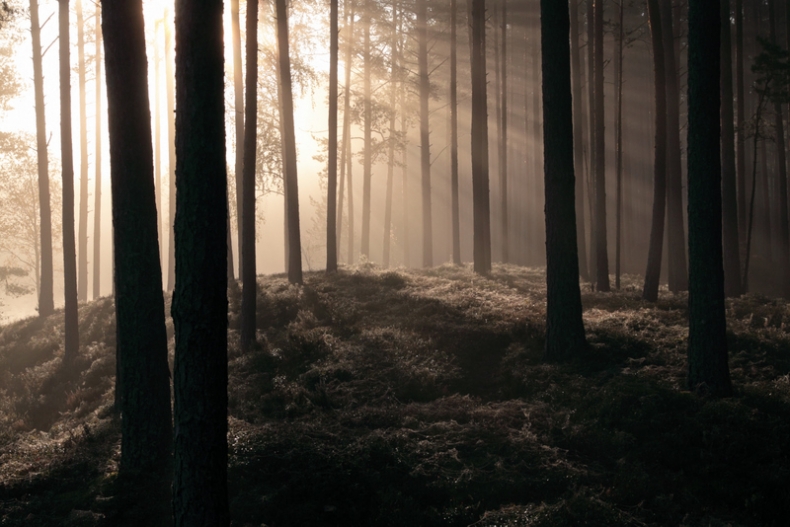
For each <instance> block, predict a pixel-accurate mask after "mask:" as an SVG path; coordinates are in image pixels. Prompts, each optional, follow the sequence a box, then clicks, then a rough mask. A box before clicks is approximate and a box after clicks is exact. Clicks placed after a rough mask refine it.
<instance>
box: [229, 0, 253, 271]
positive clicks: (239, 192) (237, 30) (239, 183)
mask: <svg viewBox="0 0 790 527" xmlns="http://www.w3.org/2000/svg"><path fill="white" fill-rule="evenodd" d="M230 24H231V40H232V43H233V102H234V109H235V111H234V114H233V122H234V124H235V130H234V131H235V134H236V136H235V140H236V151H235V154H236V158H235V165H234V174H235V179H236V226H237V227H238V229H237V231H238V232H237V233H236V234H237V236H236V239H237V241H238V248H239V254H241V245H242V243H244V238H243V236H244V218H243V216H242V214H243V213H242V208H243V207H244V205H243V204H242V201H243V199H244V198H243V196H244V179H243V178H244V146H245V141H246V139H245V135H244V115H245V114H244V79H243V77H244V75H243V74H242V70H243V66H242V65H241V27H240V21H239V0H230ZM256 29H257V26H256ZM247 54H248V56H249V52H248V53H247ZM257 90H258V86H257V85H256V86H255V91H256V93H257ZM228 241H230V240H228ZM231 268H232V263H231ZM243 268H244V264H243V263H242V262H241V258H239V277H241V278H242V280H243V279H244V278H243V276H242V274H243V272H244V271H243Z"/></svg>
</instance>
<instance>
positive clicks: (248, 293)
mask: <svg viewBox="0 0 790 527" xmlns="http://www.w3.org/2000/svg"><path fill="white" fill-rule="evenodd" d="M258 1H259V0H247V96H246V98H247V100H246V104H245V106H244V111H245V114H246V115H245V119H244V166H243V168H242V185H241V190H242V196H243V197H242V202H241V219H242V225H241V232H242V239H241V251H240V252H241V280H242V284H243V289H242V292H241V347H242V349H243V350H245V351H249V350H251V349H252V348H253V347H254V345H255V340H256V337H255V311H256V303H257V302H256V299H257V295H258V279H257V274H258V273H257V271H256V262H255V152H256V148H255V145H256V143H257V142H258Z"/></svg>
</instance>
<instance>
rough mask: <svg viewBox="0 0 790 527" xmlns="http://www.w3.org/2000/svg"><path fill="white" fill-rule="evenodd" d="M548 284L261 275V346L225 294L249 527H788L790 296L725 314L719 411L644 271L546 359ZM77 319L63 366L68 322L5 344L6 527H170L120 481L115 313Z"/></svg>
mask: <svg viewBox="0 0 790 527" xmlns="http://www.w3.org/2000/svg"><path fill="white" fill-rule="evenodd" d="M544 282H545V274H544V272H543V271H542V270H540V269H525V268H518V267H513V266H497V267H496V268H495V270H494V272H493V273H492V275H491V277H490V278H481V277H479V276H476V275H474V274H473V273H472V272H471V270H470V269H469V268H468V267H451V266H443V267H439V268H435V269H432V270H427V271H403V270H398V271H383V270H380V269H377V268H375V267H373V266H362V267H358V268H347V269H344V270H342V271H341V272H340V273H338V274H336V275H334V276H329V277H327V276H325V275H324V274H322V273H315V274H308V275H306V281H305V285H304V286H303V287H294V286H290V285H288V283H287V281H286V280H285V278H284V277H282V276H274V277H261V278H260V280H259V283H260V294H259V298H258V328H259V340H260V343H261V345H260V347H259V349H257V350H256V351H254V352H252V353H249V354H242V353H241V352H240V351H239V347H238V334H237V326H238V308H239V296H238V291H237V290H232V291H231V297H230V320H229V322H230V327H229V341H230V349H229V364H230V369H229V371H230V387H229V420H230V431H229V436H228V441H229V446H230V459H229V487H230V500H231V515H232V518H233V525H238V526H260V525H267V526H269V527H280V526H282V527H286V526H287V527H292V526H330V525H343V526H373V525H376V526H393V527H394V526H406V525H415V526H416V525H419V526H468V525H476V526H487V527H494V526H504V525H514V526H515V525H519V526H521V525H528V526H558V525H559V526H563V525H568V526H576V525H634V526H640V525H684V526H689V527H691V526H700V527H702V526H725V525H730V526H738V525H784V524H785V522H786V518H787V517H788V515H789V514H790V460H788V454H789V453H790V339H789V338H788V328H789V327H790V326H788V323H790V309H788V306H787V304H786V303H784V301H780V300H772V299H767V298H765V297H760V296H754V295H747V296H744V297H742V298H740V299H736V300H731V301H728V304H727V307H728V322H729V344H730V365H731V368H732V376H733V383H734V385H735V388H736V392H737V393H736V396H734V397H732V398H729V399H724V400H714V399H709V398H706V397H698V396H695V395H692V394H690V393H688V392H686V391H684V389H683V384H684V377H685V352H686V350H685V341H686V336H687V327H688V325H687V309H686V302H687V298H686V297H685V296H684V295H671V294H669V293H667V292H666V291H663V292H662V294H661V298H660V300H659V302H658V303H657V304H647V303H645V302H643V301H641V300H640V299H639V296H640V294H639V293H640V289H641V288H640V284H639V282H638V278H637V277H627V278H626V280H625V286H624V289H623V290H621V291H619V292H615V293H606V294H603V293H593V292H589V291H585V292H584V293H583V302H584V308H585V312H584V316H585V325H586V328H587V334H588V339H589V341H590V344H591V346H590V350H589V352H588V353H586V354H585V355H584V356H582V357H580V358H578V359H576V360H574V361H572V362H569V363H566V364H545V363H543V362H542V360H541V354H542V347H543V316H544V314H545V285H544ZM80 309H81V311H80V323H81V333H82V342H83V345H82V348H81V356H80V359H79V361H78V363H77V364H76V365H75V366H74V368H71V369H70V370H64V369H63V368H62V367H61V362H60V361H61V354H62V349H61V345H60V342H61V340H62V326H61V323H60V318H59V316H58V315H55V316H53V317H52V318H50V319H48V320H44V321H42V320H38V319H29V320H25V321H20V322H17V323H14V324H11V325H8V326H5V327H3V328H2V330H1V332H0V525H26V526H32V525H41V526H44V525H53V526H54V525H141V524H143V523H145V524H147V525H154V524H156V523H157V521H159V522H161V523H162V524H167V519H166V515H167V510H168V507H167V504H162V503H160V504H151V503H146V502H145V500H141V499H140V497H139V495H136V494H135V493H136V492H137V493H138V494H139V491H136V490H135V489H129V488H128V486H125V485H124V483H123V482H121V481H118V478H117V476H116V474H117V462H118V459H119V451H118V449H119V437H118V433H119V426H118V422H117V418H116V417H115V416H114V414H113V412H112V402H113V401H112V396H113V383H114V380H113V377H114V371H115V361H114V339H115V330H114V321H113V317H112V311H113V308H112V301H111V300H109V299H102V300H100V301H97V302H94V303H91V304H85V305H82V306H81V308H80ZM168 324H169V330H170V335H171V349H172V325H171V323H170V322H168ZM146 509H150V510H146ZM152 518H158V520H153V519H152Z"/></svg>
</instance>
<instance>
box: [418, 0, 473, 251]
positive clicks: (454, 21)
mask: <svg viewBox="0 0 790 527" xmlns="http://www.w3.org/2000/svg"><path fill="white" fill-rule="evenodd" d="M457 27H458V5H457V3H456V0H450V196H451V197H450V199H451V209H450V210H451V215H452V218H451V221H452V229H453V232H452V236H453V263H454V264H455V265H461V213H460V203H459V196H458V193H459V185H458V53H457V51H458V50H457V48H458V34H457ZM404 131H405V130H404ZM404 199H405V196H404Z"/></svg>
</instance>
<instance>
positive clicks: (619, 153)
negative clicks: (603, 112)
mask: <svg viewBox="0 0 790 527" xmlns="http://www.w3.org/2000/svg"><path fill="white" fill-rule="evenodd" d="M619 11H620V14H619V16H618V23H617V46H616V52H615V57H614V71H615V73H614V93H615V102H614V104H615V118H614V121H615V124H614V137H615V139H614V142H615V146H614V152H615V153H614V156H615V159H614V165H615V169H614V172H615V178H616V184H617V191H616V196H615V224H616V228H615V244H614V247H615V257H614V262H615V263H614V267H615V271H614V280H615V289H620V270H621V265H620V264H621V246H622V243H621V242H622V226H623V40H625V27H624V26H625V24H624V18H625V17H624V14H625V2H624V0H620V9H619ZM577 199H578V198H577Z"/></svg>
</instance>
